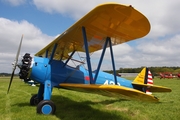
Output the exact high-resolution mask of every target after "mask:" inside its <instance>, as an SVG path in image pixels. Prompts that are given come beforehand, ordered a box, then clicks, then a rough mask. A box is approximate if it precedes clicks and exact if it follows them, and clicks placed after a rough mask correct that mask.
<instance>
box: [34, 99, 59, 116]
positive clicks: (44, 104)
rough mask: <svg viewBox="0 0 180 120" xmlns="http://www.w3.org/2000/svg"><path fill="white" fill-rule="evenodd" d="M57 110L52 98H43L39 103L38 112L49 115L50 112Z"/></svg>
mask: <svg viewBox="0 0 180 120" xmlns="http://www.w3.org/2000/svg"><path fill="white" fill-rule="evenodd" d="M55 111H56V106H55V104H54V103H53V102H52V101H50V100H42V101H41V102H40V103H39V104H38V105H37V113H39V114H45V115H49V114H54V113H55Z"/></svg>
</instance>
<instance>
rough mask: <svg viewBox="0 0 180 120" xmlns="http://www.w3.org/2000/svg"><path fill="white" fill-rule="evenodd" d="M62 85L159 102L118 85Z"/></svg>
mask: <svg viewBox="0 0 180 120" xmlns="http://www.w3.org/2000/svg"><path fill="white" fill-rule="evenodd" d="M60 87H62V88H66V89H70V90H75V91H80V92H88V93H96V94H101V95H105V96H112V97H119V98H122V99H124V98H126V99H135V100H141V101H150V102H158V101H159V99H157V98H156V97H154V96H153V95H148V94H146V93H144V92H141V91H139V90H135V89H131V88H127V87H123V86H118V85H95V84H69V83H61V84H60Z"/></svg>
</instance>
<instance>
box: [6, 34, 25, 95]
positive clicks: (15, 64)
mask: <svg viewBox="0 0 180 120" xmlns="http://www.w3.org/2000/svg"><path fill="white" fill-rule="evenodd" d="M22 40H23V35H22V37H21V41H20V43H19V48H18V51H17V54H16V58H15V62H14V64H13V71H12V74H11V79H10V82H9V87H8V91H7V94H8V93H9V90H10V87H11V83H12V80H13V77H14V72H15V70H16V66H17V62H18V57H19V54H20V51H21V44H22Z"/></svg>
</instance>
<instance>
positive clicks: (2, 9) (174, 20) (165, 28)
mask: <svg viewBox="0 0 180 120" xmlns="http://www.w3.org/2000/svg"><path fill="white" fill-rule="evenodd" d="M105 2H117V3H119V4H125V5H132V6H133V7H134V8H135V9H136V10H138V11H140V12H141V13H142V14H144V15H145V16H146V17H147V18H148V20H149V22H150V24H151V30H150V32H149V34H148V35H146V36H145V37H143V38H140V39H137V40H134V41H131V42H127V43H123V44H120V45H117V46H114V47H113V51H114V59H115V62H116V63H115V65H116V69H119V68H136V67H142V66H146V67H152V66H159V67H161V66H180V56H179V55H180V42H179V40H180V23H179V21H180V16H179V11H180V7H179V5H180V1H179V0H173V1H170V0H158V1H155V0H154V1H153V0H141V1H140V0H113V1H111V0H96V1H95V0H94V1H92V0H91V1H85V0H63V1H62V0H51V1H49V0H0V73H1V72H8V73H11V72H12V63H13V61H14V59H15V57H16V53H17V49H18V46H19V42H20V39H21V36H22V34H23V35H24V37H23V43H22V48H21V53H20V57H19V60H20V59H21V58H22V56H23V55H24V54H25V53H26V52H28V53H30V54H31V55H32V56H33V55H34V54H35V53H37V52H38V51H39V50H41V49H42V48H43V47H45V46H46V45H47V44H48V43H50V42H51V41H52V40H54V38H55V37H56V36H57V35H59V34H61V33H62V32H63V31H65V30H66V29H68V28H69V27H70V26H71V25H72V24H73V23H75V22H76V21H77V20H78V19H80V18H81V17H83V16H84V15H85V14H86V13H87V12H89V11H90V10H91V9H93V8H94V7H96V6H97V5H98V4H101V3H105ZM100 53H101V51H99V52H96V53H94V54H93V55H92V56H91V57H92V58H91V60H92V65H93V67H94V68H96V67H95V66H96V65H97V63H98V60H99V56H100ZM104 59H105V60H104V62H103V64H104V65H102V67H101V69H102V70H111V69H112V65H111V62H110V57H109V53H106V56H105V58H104ZM16 71H17V72H18V70H16Z"/></svg>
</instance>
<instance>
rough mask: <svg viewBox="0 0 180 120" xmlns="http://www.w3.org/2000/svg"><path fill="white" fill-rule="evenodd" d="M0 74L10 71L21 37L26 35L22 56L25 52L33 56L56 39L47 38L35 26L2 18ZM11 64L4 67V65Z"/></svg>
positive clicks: (0, 20) (0, 30)
mask: <svg viewBox="0 0 180 120" xmlns="http://www.w3.org/2000/svg"><path fill="white" fill-rule="evenodd" d="M0 26H1V27H0V36H1V38H0V41H1V45H0V46H1V47H0V68H4V69H0V70H1V71H0V72H7V71H9V70H10V67H11V66H10V64H11V63H12V62H13V61H12V60H13V59H15V56H16V53H17V49H18V46H19V42H20V39H21V35H22V34H23V35H24V38H23V43H22V49H21V51H23V52H21V54H20V55H21V56H22V55H24V54H25V53H24V51H26V52H29V53H31V54H32V55H33V54H34V53H36V52H37V51H39V50H40V49H42V48H43V47H44V46H46V45H47V44H48V43H49V42H50V41H51V40H52V39H53V38H54V37H50V36H47V35H45V34H43V33H42V32H41V30H40V29H38V28H37V27H35V26H34V25H33V24H31V23H29V22H27V21H26V20H22V21H20V22H19V21H12V20H9V19H5V18H0ZM5 63H6V64H9V65H8V66H6V67H3V66H4V64H5Z"/></svg>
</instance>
